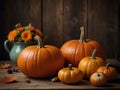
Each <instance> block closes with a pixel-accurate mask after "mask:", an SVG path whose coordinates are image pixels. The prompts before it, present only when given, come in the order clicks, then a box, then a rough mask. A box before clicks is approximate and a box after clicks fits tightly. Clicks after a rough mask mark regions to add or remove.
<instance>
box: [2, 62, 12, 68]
mask: <svg viewBox="0 0 120 90" xmlns="http://www.w3.org/2000/svg"><path fill="white" fill-rule="evenodd" d="M9 67H10V64H9V63H4V64H1V65H0V68H1V69H7V68H9Z"/></svg>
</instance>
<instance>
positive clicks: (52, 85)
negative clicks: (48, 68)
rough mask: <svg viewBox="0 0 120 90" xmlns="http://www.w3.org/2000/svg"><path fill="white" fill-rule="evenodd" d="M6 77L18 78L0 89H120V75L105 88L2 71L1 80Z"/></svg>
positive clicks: (0, 72)
mask: <svg viewBox="0 0 120 90" xmlns="http://www.w3.org/2000/svg"><path fill="white" fill-rule="evenodd" d="M0 63H3V62H0ZM8 63H11V62H8ZM4 76H17V77H18V78H17V81H16V82H13V83H8V84H5V83H0V89H57V90H58V89H96V90H98V89H106V90H108V89H114V90H115V89H120V74H119V77H118V79H117V80H115V81H113V82H108V83H107V84H106V85H105V86H104V87H95V86H92V85H91V83H90V82H89V81H88V80H82V81H81V82H80V83H78V84H77V85H67V84H63V83H62V82H60V81H57V82H52V81H51V78H49V79H32V78H28V77H27V76H25V75H24V74H23V73H22V72H14V73H12V74H8V73H7V69H0V79H2V78H3V77H4ZM26 80H30V83H28V82H26Z"/></svg>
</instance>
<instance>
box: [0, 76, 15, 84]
mask: <svg viewBox="0 0 120 90" xmlns="http://www.w3.org/2000/svg"><path fill="white" fill-rule="evenodd" d="M16 80H17V77H16V76H11V77H7V76H4V78H3V79H2V80H0V82H2V83H11V82H14V81H16Z"/></svg>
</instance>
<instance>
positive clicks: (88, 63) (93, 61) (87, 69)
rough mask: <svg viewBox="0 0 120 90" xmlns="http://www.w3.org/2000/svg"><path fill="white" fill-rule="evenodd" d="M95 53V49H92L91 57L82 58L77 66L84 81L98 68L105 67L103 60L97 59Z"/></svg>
mask: <svg viewBox="0 0 120 90" xmlns="http://www.w3.org/2000/svg"><path fill="white" fill-rule="evenodd" d="M96 52H97V51H96V49H94V50H93V53H92V56H88V57H84V58H83V59H82V60H81V61H80V62H79V64H78V68H79V69H80V70H81V71H82V72H83V74H84V78H86V79H89V78H90V76H91V75H92V74H93V73H94V72H96V71H97V69H98V68H99V67H101V66H104V65H105V60H104V59H102V58H100V57H97V56H96V55H95V54H96Z"/></svg>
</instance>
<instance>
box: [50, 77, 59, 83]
mask: <svg viewBox="0 0 120 90" xmlns="http://www.w3.org/2000/svg"><path fill="white" fill-rule="evenodd" d="M58 80H59V79H58V76H55V77H53V78H52V79H51V81H52V82H56V81H58Z"/></svg>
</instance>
